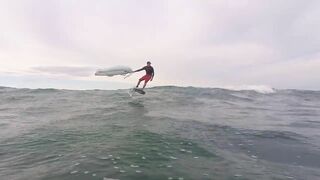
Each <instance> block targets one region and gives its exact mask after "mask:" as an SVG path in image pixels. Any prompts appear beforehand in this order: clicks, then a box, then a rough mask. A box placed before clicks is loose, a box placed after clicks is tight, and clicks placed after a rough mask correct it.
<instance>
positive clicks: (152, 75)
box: [150, 68, 154, 81]
mask: <svg viewBox="0 0 320 180" xmlns="http://www.w3.org/2000/svg"><path fill="white" fill-rule="evenodd" d="M153 76H154V69H153V68H152V76H151V79H150V81H152V80H153Z"/></svg>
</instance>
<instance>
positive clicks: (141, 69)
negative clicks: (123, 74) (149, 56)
mask: <svg viewBox="0 0 320 180" xmlns="http://www.w3.org/2000/svg"><path fill="white" fill-rule="evenodd" d="M144 69H145V67H143V68H141V69H138V70H135V71H133V72H139V71H142V70H144Z"/></svg>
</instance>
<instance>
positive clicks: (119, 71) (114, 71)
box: [94, 66, 133, 77]
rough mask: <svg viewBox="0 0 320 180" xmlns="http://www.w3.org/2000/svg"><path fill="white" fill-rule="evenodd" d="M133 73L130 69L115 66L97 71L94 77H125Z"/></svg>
mask: <svg viewBox="0 0 320 180" xmlns="http://www.w3.org/2000/svg"><path fill="white" fill-rule="evenodd" d="M129 73H133V71H132V69H131V68H130V67H127V66H115V67H111V68H107V69H98V70H97V72H96V73H95V74H94V75H96V76H109V77H111V76H115V75H127V74H129Z"/></svg>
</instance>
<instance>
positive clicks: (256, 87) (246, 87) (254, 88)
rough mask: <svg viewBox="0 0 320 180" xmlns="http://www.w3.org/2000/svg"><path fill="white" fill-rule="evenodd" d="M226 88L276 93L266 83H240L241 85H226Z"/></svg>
mask: <svg viewBox="0 0 320 180" xmlns="http://www.w3.org/2000/svg"><path fill="white" fill-rule="evenodd" d="M222 88H224V89H229V90H235V91H241V90H252V91H256V92H258V93H263V94H270V93H275V90H274V89H273V88H271V87H269V86H266V85H240V86H224V87H222Z"/></svg>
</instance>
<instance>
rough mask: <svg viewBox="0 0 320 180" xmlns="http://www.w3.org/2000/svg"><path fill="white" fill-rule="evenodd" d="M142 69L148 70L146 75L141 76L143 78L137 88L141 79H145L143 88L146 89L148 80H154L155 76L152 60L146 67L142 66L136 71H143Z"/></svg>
mask: <svg viewBox="0 0 320 180" xmlns="http://www.w3.org/2000/svg"><path fill="white" fill-rule="evenodd" d="M142 70H145V71H146V75H144V76H143V77H141V78H140V79H139V81H138V84H137V86H136V88H138V87H139V85H140V82H141V81H144V85H143V88H142V89H144V88H145V87H146V85H147V83H148V81H149V80H150V81H152V79H153V76H154V70H153V67H152V66H151V62H150V61H148V62H147V65H146V66H144V67H143V68H141V69H138V70H135V71H134V72H139V71H142Z"/></svg>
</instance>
